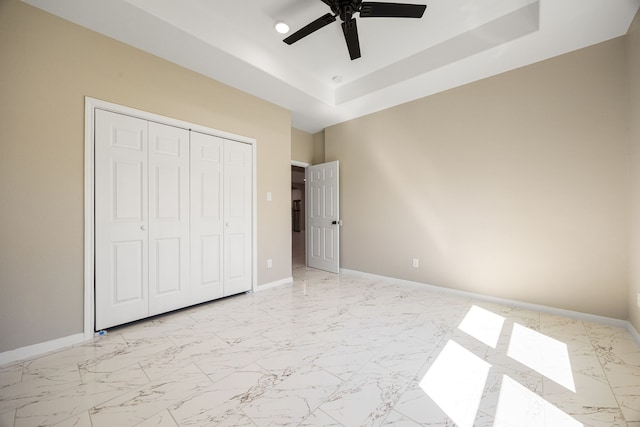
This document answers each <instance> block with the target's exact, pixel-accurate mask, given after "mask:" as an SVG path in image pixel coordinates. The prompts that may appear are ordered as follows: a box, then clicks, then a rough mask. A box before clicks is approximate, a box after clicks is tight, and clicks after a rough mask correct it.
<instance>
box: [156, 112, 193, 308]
mask: <svg viewBox="0 0 640 427" xmlns="http://www.w3.org/2000/svg"><path fill="white" fill-rule="evenodd" d="M148 144H149V148H148V151H149V314H150V315H155V314H159V313H164V312H167V311H171V310H175V309H177V308H181V307H185V306H187V305H188V304H189V268H190V265H189V131H188V130H186V129H181V128H177V127H173V126H168V125H163V124H159V123H154V122H149V140H148Z"/></svg>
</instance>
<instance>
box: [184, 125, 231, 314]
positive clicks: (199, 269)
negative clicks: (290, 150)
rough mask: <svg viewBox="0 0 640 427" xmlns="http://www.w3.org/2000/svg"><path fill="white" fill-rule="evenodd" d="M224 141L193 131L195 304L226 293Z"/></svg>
mask: <svg viewBox="0 0 640 427" xmlns="http://www.w3.org/2000/svg"><path fill="white" fill-rule="evenodd" d="M223 160H224V155H223V140H222V139H221V138H218V137H215V136H211V135H205V134H201V133H197V132H191V173H190V175H191V303H192V304H197V303H200V302H205V301H210V300H212V299H216V298H220V297H222V296H223V284H222V280H223V274H222V266H223V255H224V246H223V241H224V240H223V232H224V226H223V203H224V201H223V197H222V194H223V185H222V180H223V172H222V171H223Z"/></svg>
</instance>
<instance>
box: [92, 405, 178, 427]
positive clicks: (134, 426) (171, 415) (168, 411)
mask: <svg viewBox="0 0 640 427" xmlns="http://www.w3.org/2000/svg"><path fill="white" fill-rule="evenodd" d="M164 411H167V414H169V416H170V417H171V420H172V421H173V422H174V423H175V425H176V426H179V425H180V423H179V422H178V420H176V419H175V417H174V416H173V413H172V412H171V410H170V409H169V408H165V409H162V410H160V411H158V412H156V413H155V414H153V415H150V416H148V417H147V418H145V419H144V420H142V421H140V422H139V423H136V424H134V425H133V427H136V426H139V425H141V424H143V423H146V422H147V421H149V420H150V419H151V418H153V417H156V416H158V415H160V414H162V413H163V412H164ZM89 420H90V421H91V426H93V420H92V419H91V414H89ZM114 427H115V426H114Z"/></svg>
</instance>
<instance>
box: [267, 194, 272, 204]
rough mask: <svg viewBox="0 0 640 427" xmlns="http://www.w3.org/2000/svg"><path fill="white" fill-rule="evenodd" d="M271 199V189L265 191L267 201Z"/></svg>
mask: <svg viewBox="0 0 640 427" xmlns="http://www.w3.org/2000/svg"><path fill="white" fill-rule="evenodd" d="M271 200H272V197H271V191H267V202H270V201H271Z"/></svg>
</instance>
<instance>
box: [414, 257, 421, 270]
mask: <svg viewBox="0 0 640 427" xmlns="http://www.w3.org/2000/svg"><path fill="white" fill-rule="evenodd" d="M418 267H420V260H419V259H418V258H414V259H413V268H418Z"/></svg>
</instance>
